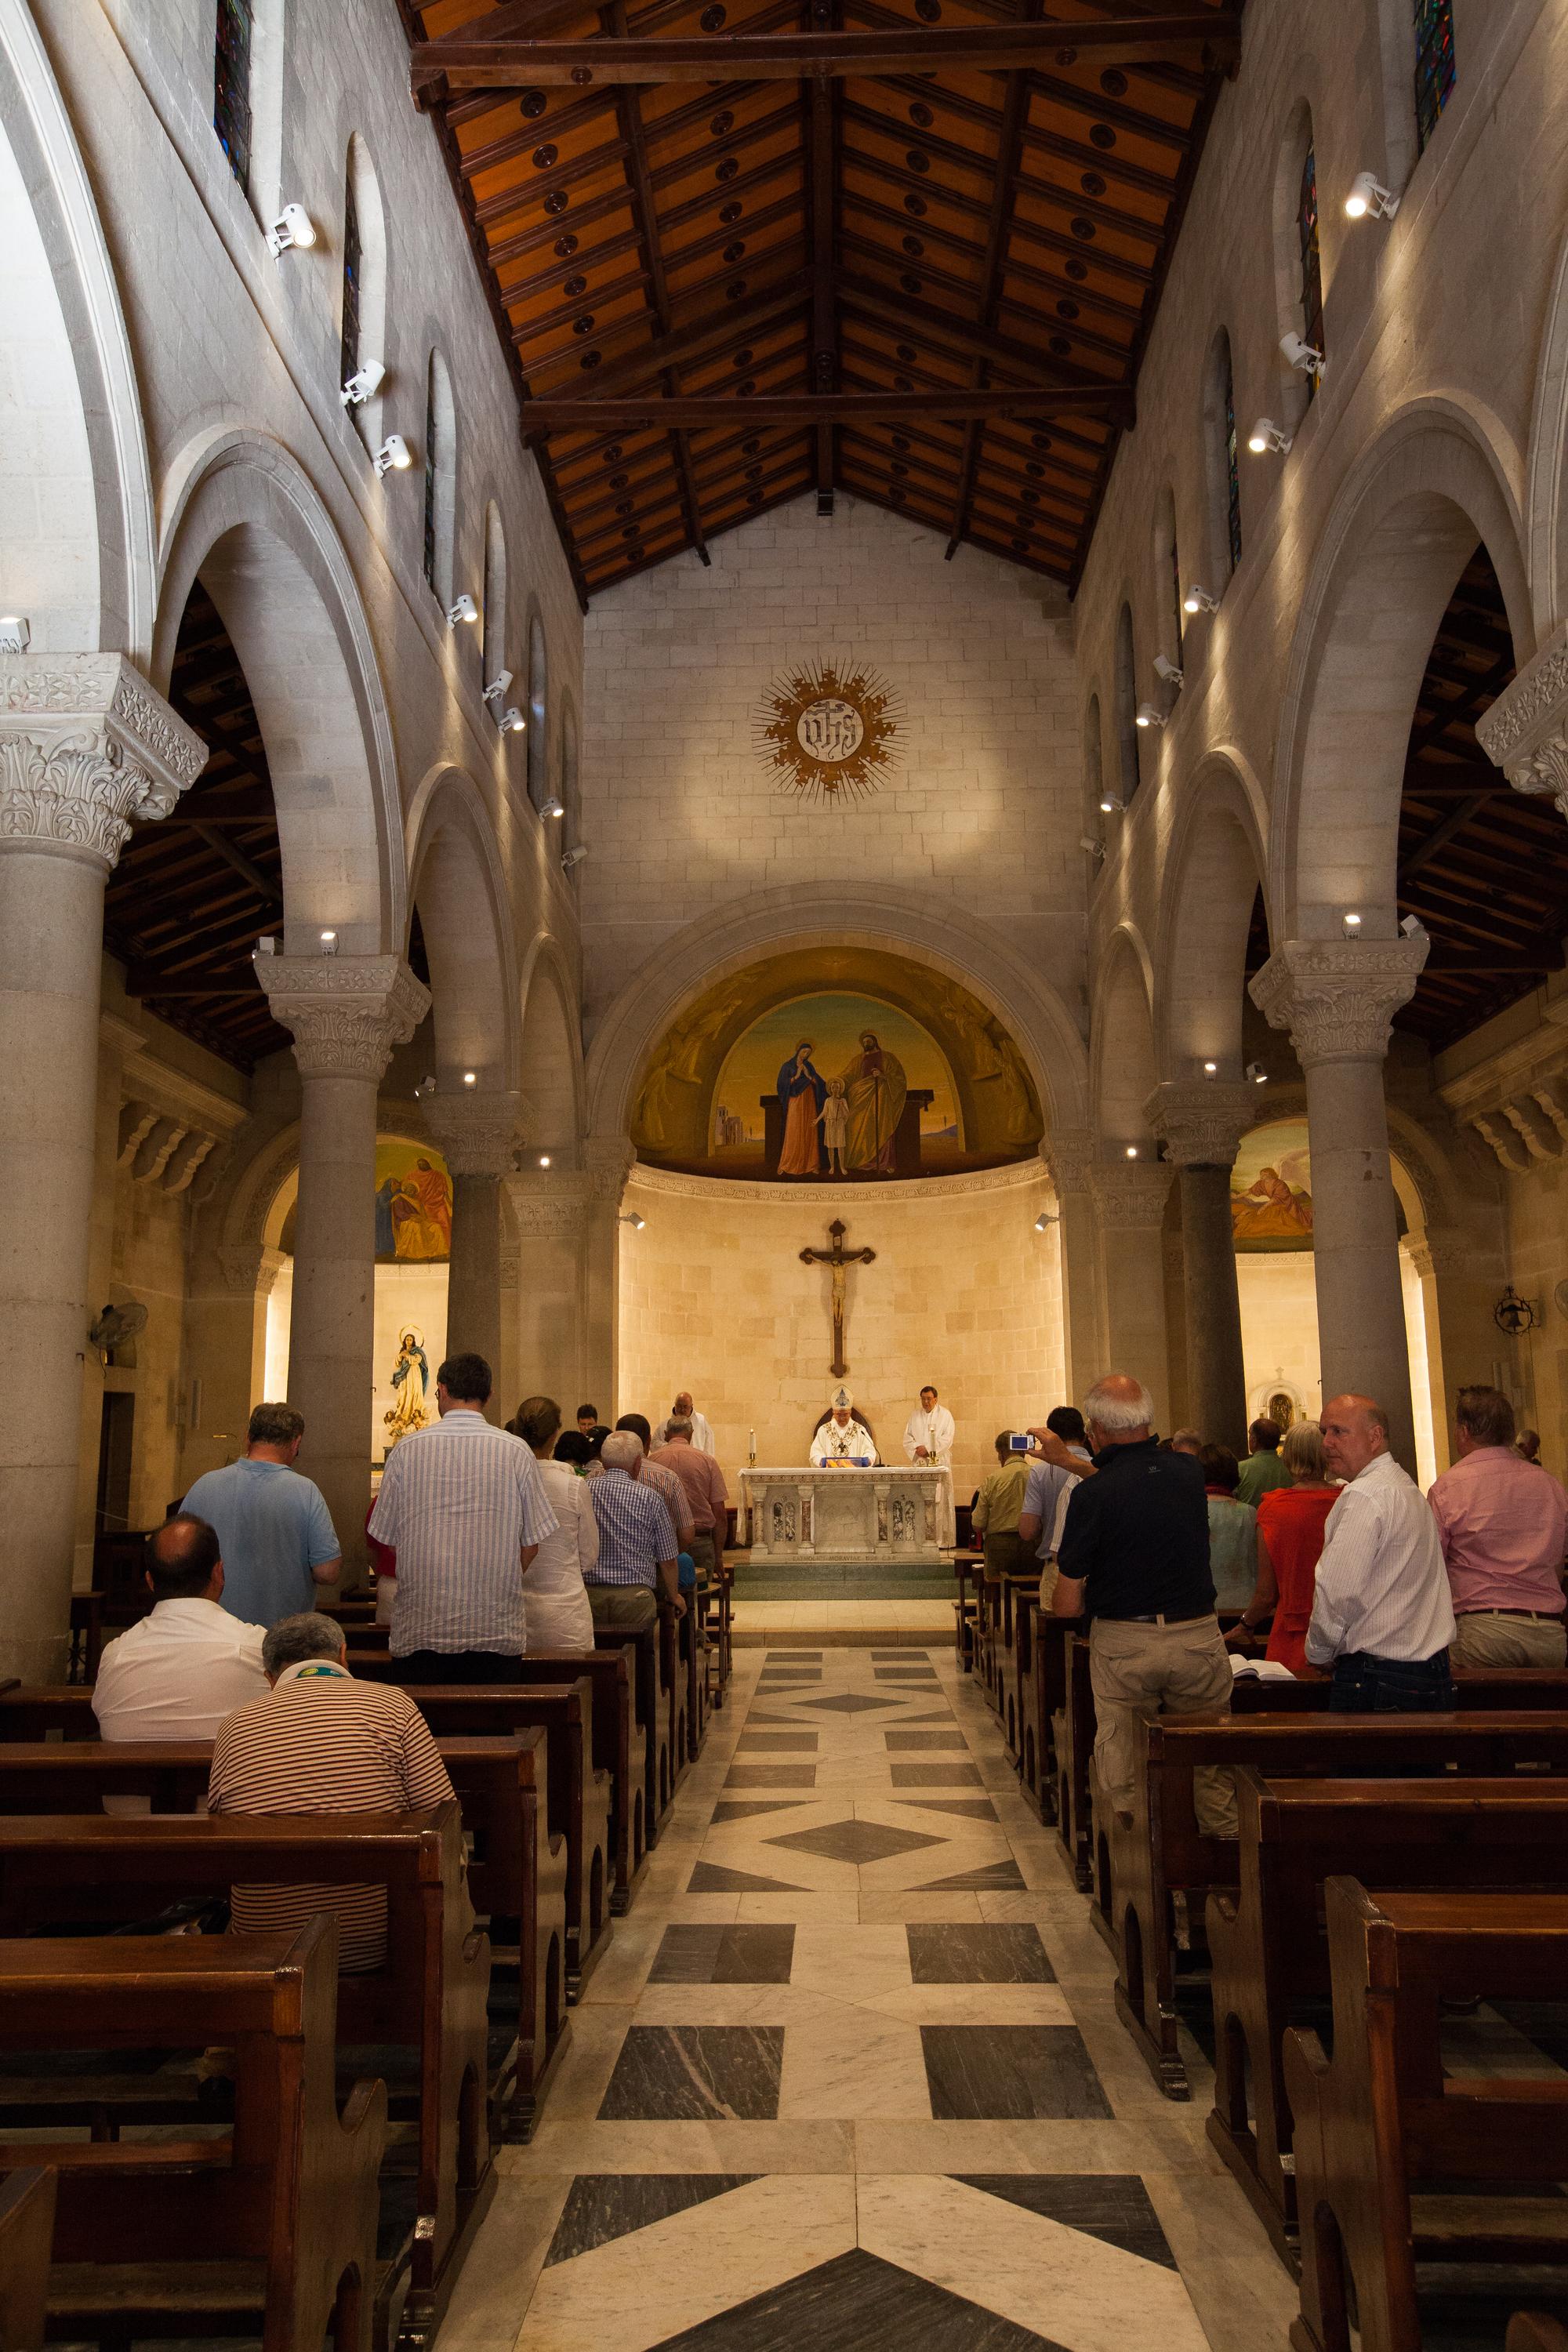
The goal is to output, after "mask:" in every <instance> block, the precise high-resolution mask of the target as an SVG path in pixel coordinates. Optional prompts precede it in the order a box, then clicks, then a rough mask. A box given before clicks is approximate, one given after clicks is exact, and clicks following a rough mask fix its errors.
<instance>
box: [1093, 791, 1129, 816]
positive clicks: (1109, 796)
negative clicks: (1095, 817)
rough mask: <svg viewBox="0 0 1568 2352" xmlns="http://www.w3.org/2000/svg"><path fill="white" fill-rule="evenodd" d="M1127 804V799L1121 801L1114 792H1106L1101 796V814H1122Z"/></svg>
mask: <svg viewBox="0 0 1568 2352" xmlns="http://www.w3.org/2000/svg"><path fill="white" fill-rule="evenodd" d="M1126 805H1127V803H1126V802H1125V801H1119V800H1118V799H1117V798H1116V797H1115V795H1114V794H1113V793H1104V794H1102V796H1101V798H1100V815H1101V816H1120V815H1121V813H1122V811H1123V809H1124V808H1125V807H1126Z"/></svg>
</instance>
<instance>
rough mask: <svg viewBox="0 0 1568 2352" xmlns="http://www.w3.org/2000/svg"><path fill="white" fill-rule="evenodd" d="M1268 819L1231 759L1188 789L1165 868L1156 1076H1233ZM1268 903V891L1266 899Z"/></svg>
mask: <svg viewBox="0 0 1568 2352" xmlns="http://www.w3.org/2000/svg"><path fill="white" fill-rule="evenodd" d="M1266 837H1267V836H1266V816H1265V810H1264V803H1263V796H1262V793H1261V791H1260V789H1259V787H1258V782H1257V780H1256V778H1249V777H1247V774H1246V772H1245V770H1244V768H1243V767H1242V765H1241V763H1240V760H1239V755H1226V754H1215V755H1213V756H1211V758H1210V759H1209V760H1207V761H1205V763H1204V765H1203V767H1202V768H1200V770H1199V771H1198V773H1197V774H1196V776H1195V777H1194V780H1193V783H1192V786H1191V788H1190V790H1189V792H1188V793H1187V795H1186V798H1185V801H1184V806H1183V809H1182V812H1181V814H1180V815H1179V816H1178V818H1177V822H1176V828H1175V835H1174V838H1173V841H1172V843H1171V846H1170V850H1169V853H1168V855H1167V857H1166V862H1165V886H1164V888H1163V891H1162V893H1161V909H1162V924H1161V931H1160V936H1159V938H1158V940H1157V942H1156V948H1155V970H1156V973H1157V975H1158V978H1157V982H1156V987H1155V997H1154V1009H1155V1030H1156V1038H1157V1042H1158V1051H1159V1062H1160V1069H1161V1073H1162V1075H1163V1076H1164V1077H1166V1078H1168V1079H1179V1078H1190V1077H1195V1076H1200V1075H1201V1074H1202V1071H1203V1066H1204V1064H1205V1062H1217V1063H1218V1065H1219V1075H1220V1076H1222V1077H1224V1078H1231V1079H1235V1078H1238V1077H1239V1076H1241V1053H1242V1045H1241V1033H1242V1016H1243V1012H1244V1009H1245V999H1246V977H1245V975H1246V967H1247V933H1248V930H1249V929H1250V928H1251V923H1252V908H1253V901H1254V899H1255V898H1256V897H1257V894H1258V888H1259V887H1260V886H1262V885H1264V883H1265V877H1266V875H1267V872H1268V856H1267V852H1266V849H1265V846H1264V844H1265V840H1266ZM1265 895H1266V896H1267V891H1265Z"/></svg>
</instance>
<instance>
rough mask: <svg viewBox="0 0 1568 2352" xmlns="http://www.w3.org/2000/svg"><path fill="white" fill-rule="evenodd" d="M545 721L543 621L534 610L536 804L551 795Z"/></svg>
mask: <svg viewBox="0 0 1568 2352" xmlns="http://www.w3.org/2000/svg"><path fill="white" fill-rule="evenodd" d="M548 721H549V710H548V696H547V690H546V682H545V675H544V625H543V623H542V621H541V620H540V619H539V618H538V616H537V614H536V615H535V617H534V619H533V621H532V623H531V625H530V627H529V632H528V797H529V799H530V800H531V802H532V803H533V805H534V807H535V808H542V807H543V806H544V803H545V802H546V801H547V800H548V799H549V798H550V737H549V734H548V733H547V731H546V729H547V726H548Z"/></svg>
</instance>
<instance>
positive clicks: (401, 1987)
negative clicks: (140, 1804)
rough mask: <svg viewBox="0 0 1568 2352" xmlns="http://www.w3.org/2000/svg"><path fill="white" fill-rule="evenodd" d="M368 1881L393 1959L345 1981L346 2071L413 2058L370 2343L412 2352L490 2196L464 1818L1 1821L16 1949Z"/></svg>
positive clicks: (432, 2323)
mask: <svg viewBox="0 0 1568 2352" xmlns="http://www.w3.org/2000/svg"><path fill="white" fill-rule="evenodd" d="M366 1882H368V1883H369V1884H371V1885H384V1887H385V1889H386V1897H387V1938H386V1943H387V1950H386V1959H385V1963H384V1966H383V1967H382V1968H380V1969H372V1970H368V1971H366V1972H364V1973H363V1974H354V1975H345V1976H343V1977H342V1978H341V1979H339V1987H338V2036H339V2045H340V2059H341V2058H342V2053H343V2051H344V2050H345V2049H348V2048H352V2047H353V2045H360V2046H372V2047H374V2048H376V2049H377V2050H378V2051H381V2050H384V2049H386V2048H388V2047H390V2046H391V2045H397V2046H398V2047H400V2048H402V2049H405V2050H406V2051H408V2052H409V2053H411V2054H412V2059H413V2065H412V2068H411V2070H410V2072H409V2073H408V2074H407V2075H406V2077H399V2076H397V2075H396V2074H393V2075H392V2076H391V2078H390V2079H389V2081H388V2091H389V2094H390V2105H391V2113H392V2116H393V2117H394V2120H395V2121H396V2120H408V2121H411V2122H416V2124H417V2131H416V2136H415V2142H414V2147H413V2149H412V2154H413V2157H414V2179H413V2188H414V2192H415V2198H414V2201H415V2207H416V2210H415V2216H414V2219H413V2222H412V2225H411V2227H410V2229H409V2231H408V2233H407V2235H406V2236H405V2239H404V2240H403V2242H402V2243H401V2245H400V2246H399V2247H398V2249H397V2251H396V2252H395V2255H394V2256H393V2257H392V2259H391V2260H390V2262H388V2263H384V2266H383V2270H382V2274H381V2279H380V2283H379V2285H378V2288H377V2294H376V2323H375V2324H376V2340H377V2343H378V2344H386V2343H389V2342H391V2341H392V2340H393V2339H394V2338H395V2337H400V2338H401V2339H402V2341H403V2342H404V2343H405V2345H406V2346H407V2347H410V2352H413V2347H416V2346H418V2345H422V2344H423V2343H424V2342H425V2341H426V2339H427V2338H428V2336H430V2334H431V2333H432V2332H433V2331H434V2329H435V2327H436V2326H437V2322H438V2321H439V2318H440V2315H441V2314H442V2312H443V2311H444V2309H445V2308H446V2305H447V2298H448V2297H449V2295H450V2294H451V2291H452V2288H453V2286H454V2284H456V2281H457V2276H458V2270H459V2269H460V2267H461V2263H462V2259H463V2255H464V2253H465V2252H467V2249H468V2243H469V2241H470V2239H471V2238H472V2235H473V2232H474V2231H475V2230H476V2229H477V2228H478V2227H479V2221H480V2220H481V2219H482V2217H483V2214H484V2212H485V2210H486V2208H487V2207H488V2205H489V2201H490V2199H491V2198H492V2197H493V2195H494V2193H495V2185H496V2181H495V2171H494V2168H493V2165H492V2163H491V2158H490V2142H489V2129H488V2126H487V2120H486V2099H485V2081H486V2041H487V2016H486V1995H487V1992H488V1990H489V1967H490V1961H489V1939H488V1937H485V1936H483V1935H482V1934H480V1932H479V1930H478V1929H477V1928H476V1927H474V1926H473V1925H472V1913H471V1910H470V1907H469V1904H468V1893H467V1890H466V1887H465V1885H464V1879H463V1835H462V1820H461V1816H460V1814H459V1811H458V1807H457V1805H456V1804H446V1805H442V1806H440V1807H439V1808H438V1809H437V1811H434V1812H428V1813H355V1814H343V1815H341V1816H337V1817H330V1816H329V1817H322V1818H320V1819H312V1818H308V1817H305V1816H302V1815H292V1816H284V1817H276V1816H275V1817H269V1818H263V1819H241V1818H232V1819H231V1818H220V1817H213V1818H207V1817H201V1818H197V1819H191V1818H188V1817H184V1816H180V1815H174V1816H168V1817H163V1816H159V1815H153V1816H152V1817H151V1818H144V1819H141V1820H135V1821H130V1820H124V1819H119V1818H115V1819H110V1818H106V1817H105V1816H104V1815H103V1814H101V1813H89V1814H76V1815H70V1816H68V1815H56V1816H54V1817H52V1818H51V1817H44V1816H36V1817H33V1818H31V1819H23V1818H18V1817H16V1816H10V1817H6V1818H0V1918H4V1919H5V1922H6V1924H7V1926H9V1927H15V1928H16V1931H17V1933H18V1934H24V1935H27V1934H31V1935H37V1934H39V1933H42V1932H46V1931H47V1933H49V1934H50V1935H51V1936H54V1935H66V1934H68V1931H69V1930H70V1929H71V1928H72V1927H89V1926H91V1927H103V1926H106V1925H110V1924H115V1923H120V1922H123V1921H124V1920H126V1919H131V1918H146V1917H147V1916H151V1915H152V1914H153V1913H155V1912H156V1910H157V1909H158V1907H159V1906H160V1905H163V1904H167V1903H169V1902H172V1901H174V1900H176V1899H178V1898H182V1897H185V1896H188V1895H192V1894H197V1893H202V1894H207V1893H210V1894H217V1895H226V1894H227V1892H228V1889H229V1888H230V1887H231V1886H233V1885H359V1884H363V1883H366ZM168 1940H181V1941H184V1940H186V1939H184V1938H179V1939H168ZM188 1940H189V1941H190V1942H191V1943H192V1944H193V1945H195V1944H196V1943H197V1939H196V1938H195V1937H192V1938H190V1939H188ZM198 1948H199V1946H198ZM95 2014H96V2012H95ZM388 2172H389V2174H390V2168H388ZM384 2185H385V2184H384Z"/></svg>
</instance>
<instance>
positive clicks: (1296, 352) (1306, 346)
mask: <svg viewBox="0 0 1568 2352" xmlns="http://www.w3.org/2000/svg"><path fill="white" fill-rule="evenodd" d="M1279 348H1280V350H1281V351H1282V352H1284V354H1285V357H1286V359H1287V361H1288V362H1289V364H1290V366H1291V367H1293V368H1300V371H1301V373H1302V374H1303V375H1315V376H1317V377H1318V378H1319V379H1320V381H1321V377H1322V373H1323V370H1324V368H1325V367H1326V366H1327V364H1328V362H1327V361H1326V360H1325V359H1324V357H1323V354H1322V352H1321V351H1320V350H1319V349H1318V346H1317V345H1316V343H1310V342H1308V341H1307V339H1306V337H1305V336H1304V335H1299V334H1297V332H1296V331H1295V330H1294V328H1292V329H1291V331H1290V332H1289V334H1288V335H1281V336H1280V338H1279Z"/></svg>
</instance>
